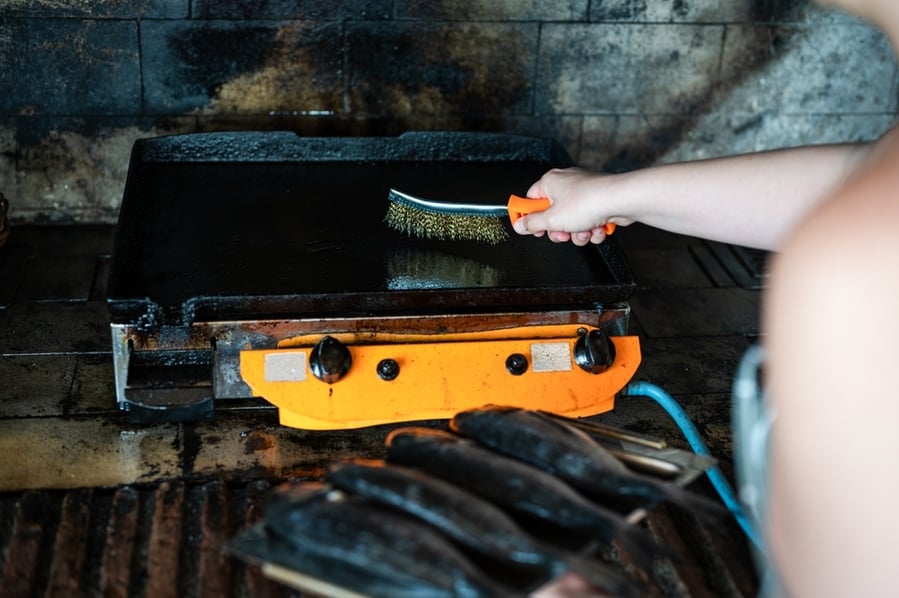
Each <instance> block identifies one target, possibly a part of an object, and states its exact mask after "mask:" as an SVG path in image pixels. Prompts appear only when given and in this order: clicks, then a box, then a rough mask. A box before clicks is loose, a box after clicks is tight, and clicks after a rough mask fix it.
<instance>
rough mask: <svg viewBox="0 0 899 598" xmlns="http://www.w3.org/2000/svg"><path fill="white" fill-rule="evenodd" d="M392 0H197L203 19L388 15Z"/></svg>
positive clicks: (332, 18) (372, 17)
mask: <svg viewBox="0 0 899 598" xmlns="http://www.w3.org/2000/svg"><path fill="white" fill-rule="evenodd" d="M392 5H393V2H391V1H390V0H262V1H261V2H259V1H254V0H193V10H194V15H195V16H196V17H197V18H201V19H282V18H291V19H316V20H330V21H342V20H345V19H368V20H376V19H387V18H390V16H391V13H392V10H391V9H392Z"/></svg>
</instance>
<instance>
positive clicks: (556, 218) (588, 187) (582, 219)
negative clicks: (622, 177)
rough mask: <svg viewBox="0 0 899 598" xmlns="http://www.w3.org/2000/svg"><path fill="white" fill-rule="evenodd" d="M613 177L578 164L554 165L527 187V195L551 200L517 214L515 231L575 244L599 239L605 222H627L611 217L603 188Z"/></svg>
mask: <svg viewBox="0 0 899 598" xmlns="http://www.w3.org/2000/svg"><path fill="white" fill-rule="evenodd" d="M611 178H612V177H607V176H602V175H599V174H596V173H591V172H589V171H587V170H584V169H581V168H565V169H559V168H556V169H553V170H550V171H549V172H547V173H546V174H544V175H543V176H542V177H541V178H540V180H538V181H537V182H536V183H534V184H533V185H531V188H530V189H528V192H527V195H528V197H548V198H549V199H550V201H551V202H552V205H550V207H549V208H547V209H546V210H545V211H543V212H533V213H531V214H528V215H527V216H523V217H522V218H520V219H519V220H518V221H517V222H516V223H515V224H514V229H515V232H517V233H519V234H522V235H534V236H536V237H542V236H543V235H546V237H547V238H548V239H549V240H550V241H553V242H555V243H565V242H568V241H571V242H572V243H573V244H575V245H578V246H583V245H586V244H587V243H602V242H603V241H604V240H605V238H606V232H605V230H604V226H605V225H606V224H607V223H609V222H613V223H615V224H621V225H627V224H630V223H631V221H630V220H626V219H622V218H614V219H613V218H611V215H610V213H609V211H608V209H607V206H608V205H609V202H608V201H607V200H606V198H605V197H599V196H603V195H604V189H605V188H607V187H609V184H608V183H610V181H611Z"/></svg>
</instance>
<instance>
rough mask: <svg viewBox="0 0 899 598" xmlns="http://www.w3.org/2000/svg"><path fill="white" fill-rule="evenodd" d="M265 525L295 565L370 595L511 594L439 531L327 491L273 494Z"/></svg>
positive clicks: (299, 489) (431, 597) (296, 490)
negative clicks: (288, 552)
mask: <svg viewBox="0 0 899 598" xmlns="http://www.w3.org/2000/svg"><path fill="white" fill-rule="evenodd" d="M265 526H266V531H267V532H268V534H269V535H270V536H271V537H273V538H274V539H276V541H277V542H279V543H280V544H281V545H286V546H289V547H290V549H292V551H293V552H294V553H295V554H294V555H293V558H291V563H290V565H291V566H293V567H302V570H301V572H302V573H305V574H307V575H310V576H312V577H319V578H321V579H324V580H326V581H330V582H332V583H336V584H338V585H340V586H342V587H344V588H346V589H349V590H352V591H357V592H360V593H362V594H365V595H366V596H372V597H380V596H383V597H385V598H397V597H406V596H408V597H410V598H411V597H412V596H415V597H428V598H449V597H451V596H453V597H471V598H474V597H504V596H512V595H513V594H514V592H513V591H512V590H511V589H508V588H505V587H503V586H501V585H500V584H499V583H498V582H496V581H494V580H492V579H491V578H489V577H488V576H487V575H486V574H485V573H484V572H482V571H481V570H479V569H477V568H476V567H475V566H474V565H473V564H472V563H471V561H470V560H469V559H468V557H466V556H465V555H464V554H463V553H462V552H461V551H460V550H459V549H458V548H457V547H456V546H455V545H453V544H452V543H451V542H450V541H449V540H448V539H447V538H446V537H444V536H443V535H441V534H440V533H438V532H437V531H436V530H435V529H434V528H432V527H430V526H428V525H426V524H424V523H421V522H420V521H417V520H415V519H412V518H410V517H407V516H404V515H402V514H400V513H397V512H396V511H391V510H388V509H385V508H383V507H380V506H378V505H375V504H372V503H370V502H366V501H363V500H361V499H358V498H355V497H351V496H347V495H346V494H344V493H342V492H340V491H336V490H333V489H330V488H327V487H324V488H322V489H318V490H313V491H309V490H307V489H303V488H302V487H295V488H293V489H289V490H283V489H282V490H279V491H277V492H275V493H273V495H272V496H271V498H270V499H269V502H268V504H267V506H266V523H265Z"/></svg>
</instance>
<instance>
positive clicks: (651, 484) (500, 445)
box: [450, 406, 726, 518]
mask: <svg viewBox="0 0 899 598" xmlns="http://www.w3.org/2000/svg"><path fill="white" fill-rule="evenodd" d="M450 428H451V429H452V430H454V431H455V432H457V433H459V434H462V435H464V436H466V437H469V438H472V439H473V440H475V441H477V442H478V443H480V444H482V445H484V446H486V447H489V448H490V449H492V450H495V451H497V452H499V453H502V454H503V455H506V456H508V457H512V458H514V459H518V460H520V461H523V462H525V463H529V464H530V465H533V466H534V467H537V468H539V469H541V470H543V471H545V472H547V473H550V474H552V475H554V476H558V477H559V478H561V479H563V480H565V481H566V482H567V483H568V484H570V485H571V486H572V487H573V488H575V489H576V490H578V491H580V492H582V493H584V494H585V495H587V496H589V497H592V498H595V499H599V500H603V501H604V502H605V504H619V505H621V506H623V507H625V508H633V507H635V506H636V507H643V508H653V507H655V506H658V505H659V504H661V503H669V504H677V505H680V506H683V507H687V508H690V509H692V510H694V511H697V512H698V513H699V514H705V515H709V516H713V517H715V518H718V517H721V516H722V515H724V514H725V513H726V509H724V507H723V506H722V505H720V504H719V503H717V502H713V501H711V500H709V499H707V498H705V497H703V496H699V495H697V494H694V493H691V492H689V491H687V490H685V489H684V488H682V487H681V486H677V485H675V484H671V483H668V482H664V481H661V480H658V479H656V478H652V477H650V476H646V475H641V474H639V473H636V472H634V471H631V470H630V469H628V468H627V467H626V466H625V465H624V464H623V463H622V462H621V461H620V460H618V459H617V458H616V457H614V456H613V455H612V454H611V453H609V451H608V450H606V449H605V448H604V447H603V446H602V445H601V444H599V443H598V442H597V441H595V440H594V439H593V438H591V437H590V436H589V435H587V434H586V433H584V432H583V431H581V430H579V429H578V428H576V427H574V426H571V425H569V424H568V423H566V422H564V421H562V420H560V419H558V418H554V417H551V416H549V415H547V414H545V413H541V412H539V411H530V410H526V409H522V408H519V407H503V406H488V407H482V408H477V409H470V410H467V411H462V412H460V413H457V414H456V415H455V416H454V417H453V419H452V420H451V422H450Z"/></svg>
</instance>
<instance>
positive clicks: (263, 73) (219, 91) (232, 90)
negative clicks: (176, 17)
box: [141, 21, 343, 114]
mask: <svg viewBox="0 0 899 598" xmlns="http://www.w3.org/2000/svg"><path fill="white" fill-rule="evenodd" d="M341 46H342V43H341V25H340V24H339V23H320V24H316V23H306V22H283V23H278V22H268V21H266V22H262V21H247V22H244V21H152V22H150V21H148V22H145V23H143V25H142V28H141V48H142V56H143V65H144V100H145V107H146V110H147V111H148V112H150V113H155V114H177V113H181V112H186V111H190V110H195V109H210V110H211V111H219V112H224V113H228V112H244V113H260V112H261V113H264V114H267V113H269V112H271V111H279V110H282V111H326V112H327V111H335V110H339V109H340V107H341V105H342V96H343V87H342V81H343V79H342V75H341V72H340V70H341V67H342V64H343V59H342V55H341ZM216 102H217V103H216ZM210 104H211V105H212V106H210Z"/></svg>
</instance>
